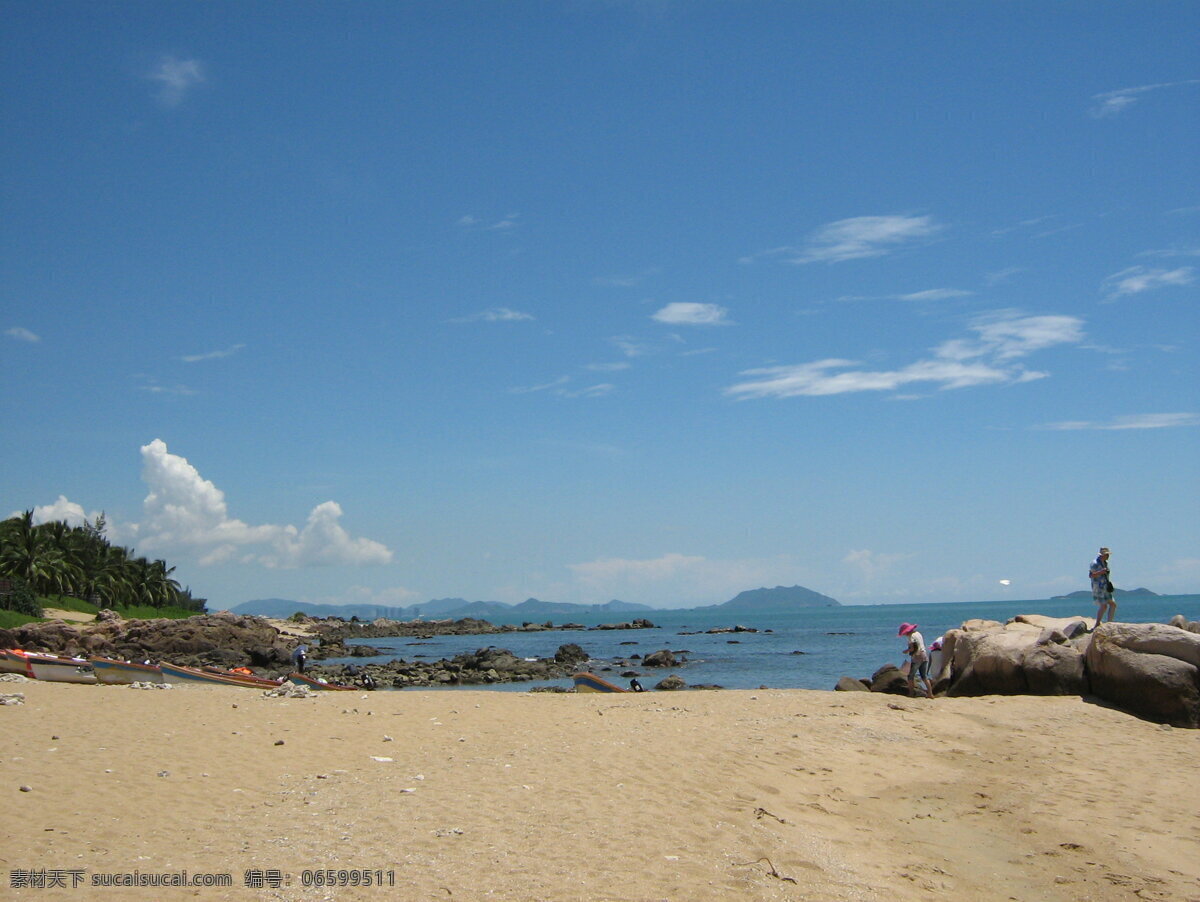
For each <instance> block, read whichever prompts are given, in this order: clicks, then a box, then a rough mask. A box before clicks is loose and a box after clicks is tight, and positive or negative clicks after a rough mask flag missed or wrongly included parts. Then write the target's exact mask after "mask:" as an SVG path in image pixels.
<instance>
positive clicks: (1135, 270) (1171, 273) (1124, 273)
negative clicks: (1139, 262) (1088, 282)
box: [1103, 266, 1196, 300]
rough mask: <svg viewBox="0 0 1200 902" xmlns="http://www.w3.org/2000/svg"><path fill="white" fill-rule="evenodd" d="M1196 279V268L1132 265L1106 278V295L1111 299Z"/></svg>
mask: <svg viewBox="0 0 1200 902" xmlns="http://www.w3.org/2000/svg"><path fill="white" fill-rule="evenodd" d="M1195 280H1196V274H1195V269H1193V268H1192V267H1191V266H1181V267H1179V268H1178V269H1155V268H1153V267H1150V266H1130V267H1129V268H1127V269H1123V270H1121V271H1120V272H1116V273H1113V274H1112V275H1111V276H1109V277H1108V278H1107V279H1105V280H1104V283H1103V287H1104V290H1105V297H1107V298H1108V299H1109V300H1113V299H1115V298H1119V297H1124V296H1125V295H1130V294H1141V293H1142V292H1143V291H1153V290H1154V289H1156V288H1171V287H1179V286H1183V285H1191V284H1192V282H1194V281H1195Z"/></svg>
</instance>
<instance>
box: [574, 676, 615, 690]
mask: <svg viewBox="0 0 1200 902" xmlns="http://www.w3.org/2000/svg"><path fill="white" fill-rule="evenodd" d="M571 679H573V680H574V681H575V691H576V692H628V691H629V690H628V689H622V688H621V687H620V686H617V685H614V684H613V683H610V682H609V681H608V680H606V679H604V678H603V677H598V676H596V675H595V674H594V673H577V674H575V675H574V676H573V677H571Z"/></svg>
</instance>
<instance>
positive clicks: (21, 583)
mask: <svg viewBox="0 0 1200 902" xmlns="http://www.w3.org/2000/svg"><path fill="white" fill-rule="evenodd" d="M11 582H12V591H11V592H8V593H6V594H4V595H0V607H3V608H6V609H8V610H10V611H16V612H17V613H18V614H25V615H27V616H29V617H41V616H42V606H41V605H40V604H38V600H37V596H36V595H34V594H33V590H32V589H31V588H29V584H28V583H26V582H25V580H23V579H14V580H12V581H11Z"/></svg>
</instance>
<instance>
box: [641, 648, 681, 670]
mask: <svg viewBox="0 0 1200 902" xmlns="http://www.w3.org/2000/svg"><path fill="white" fill-rule="evenodd" d="M677 664H678V662H677V661H676V660H675V655H673V654H671V652H670V650H669V649H666V648H664V649H662V650H661V651H655V652H651V653H650V654H648V655H646V657H644V658H642V666H643V667H675V666H676V665H677Z"/></svg>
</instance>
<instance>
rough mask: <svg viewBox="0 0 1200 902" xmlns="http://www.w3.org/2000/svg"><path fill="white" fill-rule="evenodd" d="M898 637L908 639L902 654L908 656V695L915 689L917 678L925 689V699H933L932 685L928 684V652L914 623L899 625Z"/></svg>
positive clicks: (923, 639) (922, 637)
mask: <svg viewBox="0 0 1200 902" xmlns="http://www.w3.org/2000/svg"><path fill="white" fill-rule="evenodd" d="M897 635H900V636H907V637H908V647H907V648H905V650H904V653H905V654H906V655H908V693H909V695H911V694H912V693H913V691H914V689H915V688H916V681H917V677H920V678H921V683H922V684H923V686H924V689H925V697H926V698H933V684H932V683H930V682H929V652H928V651H926V649H925V637H924V636H922V635H921V634H920V633H918V632H917V625H916V624H915V623H902V624H900V632H899V633H898V634H897Z"/></svg>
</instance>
